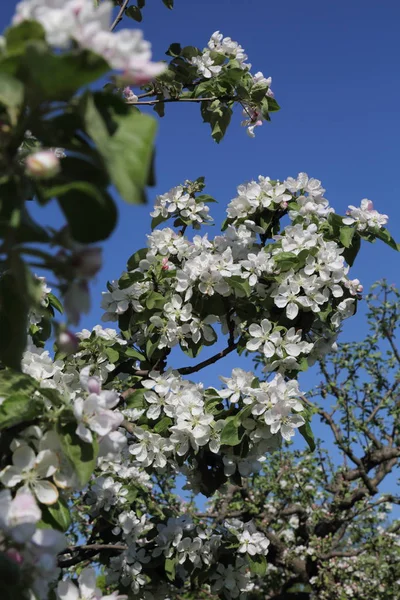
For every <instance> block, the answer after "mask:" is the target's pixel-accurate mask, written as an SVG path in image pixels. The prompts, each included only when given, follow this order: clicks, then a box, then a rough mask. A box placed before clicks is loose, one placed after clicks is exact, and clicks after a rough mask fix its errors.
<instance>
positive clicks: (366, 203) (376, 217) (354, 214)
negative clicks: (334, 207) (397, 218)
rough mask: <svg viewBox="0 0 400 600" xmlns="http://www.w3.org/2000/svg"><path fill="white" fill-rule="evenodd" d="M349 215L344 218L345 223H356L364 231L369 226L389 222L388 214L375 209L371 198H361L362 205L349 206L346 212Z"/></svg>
mask: <svg viewBox="0 0 400 600" xmlns="http://www.w3.org/2000/svg"><path fill="white" fill-rule="evenodd" d="M346 214H347V215H348V216H347V217H345V218H344V219H343V223H345V225H353V224H354V225H355V226H356V227H357V229H359V230H360V231H364V230H365V229H368V228H369V227H378V228H380V227H383V225H386V223H387V222H388V218H389V217H388V216H387V215H382V214H380V213H378V211H377V210H375V209H374V205H373V203H372V201H371V200H367V199H366V198H364V200H361V206H359V207H356V206H349V210H348V211H347V213H346Z"/></svg>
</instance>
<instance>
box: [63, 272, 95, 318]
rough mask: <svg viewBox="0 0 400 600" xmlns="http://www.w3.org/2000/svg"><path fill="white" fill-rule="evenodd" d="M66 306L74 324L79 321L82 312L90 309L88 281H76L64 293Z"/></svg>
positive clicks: (85, 312) (66, 310)
mask: <svg viewBox="0 0 400 600" xmlns="http://www.w3.org/2000/svg"><path fill="white" fill-rule="evenodd" d="M64 308H65V312H66V313H67V315H68V318H69V320H70V322H71V323H72V324H73V325H77V324H78V323H79V319H80V315H81V313H84V314H87V313H88V312H89V311H90V294H89V286H88V284H87V282H86V281H74V282H73V283H71V285H70V286H69V288H68V290H67V291H66V293H65V295H64Z"/></svg>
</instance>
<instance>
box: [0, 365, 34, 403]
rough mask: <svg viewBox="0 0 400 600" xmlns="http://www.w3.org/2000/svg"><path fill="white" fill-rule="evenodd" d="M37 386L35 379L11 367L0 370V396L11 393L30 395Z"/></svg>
mask: <svg viewBox="0 0 400 600" xmlns="http://www.w3.org/2000/svg"><path fill="white" fill-rule="evenodd" d="M38 387H39V385H38V383H37V381H36V379H33V377H30V375H25V374H24V373H21V372H20V371H14V370H13V369H3V370H1V371H0V397H4V396H9V395H11V394H27V395H32V394H33V393H34V392H35V390H37V389H38Z"/></svg>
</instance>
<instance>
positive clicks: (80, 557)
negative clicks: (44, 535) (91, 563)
mask: <svg viewBox="0 0 400 600" xmlns="http://www.w3.org/2000/svg"><path fill="white" fill-rule="evenodd" d="M126 549H127V546H125V545H124V544H88V545H82V546H68V547H67V548H65V550H63V551H62V552H60V553H59V555H58V561H57V563H58V566H59V567H61V568H67V567H72V566H74V565H77V564H79V563H81V562H83V561H84V560H87V559H89V558H90V559H92V558H93V557H94V556H96V554H98V553H99V552H105V551H107V552H112V553H113V554H114V553H118V552H123V551H124V550H126ZM65 554H69V555H70V558H63V557H64V555H65Z"/></svg>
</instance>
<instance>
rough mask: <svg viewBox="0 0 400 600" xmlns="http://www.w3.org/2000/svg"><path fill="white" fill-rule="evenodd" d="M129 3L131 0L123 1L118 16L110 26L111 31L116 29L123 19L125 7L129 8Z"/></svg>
mask: <svg viewBox="0 0 400 600" xmlns="http://www.w3.org/2000/svg"><path fill="white" fill-rule="evenodd" d="M128 4H129V0H124V1H123V3H122V5H121V8H120V9H119V11H118V14H117V16H116V17H115V19H114V22H113V24H112V25H111V27H110V31H114V29H115V28H116V26H117V25H118V23H119V22H120V21H122V19H123V16H124V12H125V9H126V8H127V6H128Z"/></svg>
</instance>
